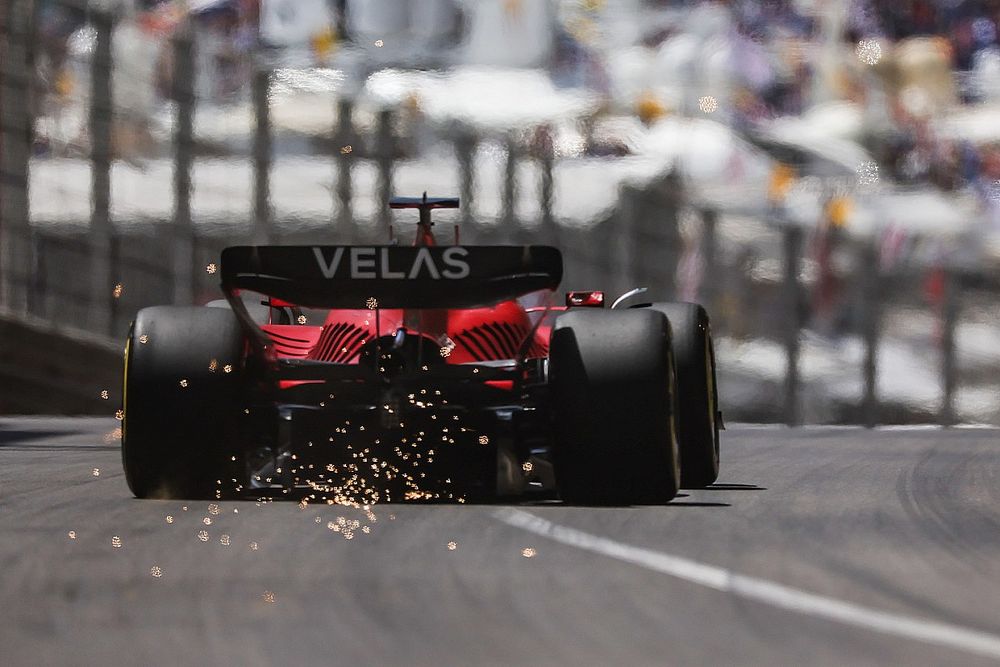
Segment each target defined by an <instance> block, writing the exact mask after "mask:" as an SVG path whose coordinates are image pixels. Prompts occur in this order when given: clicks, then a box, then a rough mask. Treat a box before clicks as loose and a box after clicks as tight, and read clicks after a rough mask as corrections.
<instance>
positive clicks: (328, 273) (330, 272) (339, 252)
mask: <svg viewBox="0 0 1000 667" xmlns="http://www.w3.org/2000/svg"><path fill="white" fill-rule="evenodd" d="M313 254H314V255H316V262H317V263H319V270H320V271H322V272H323V277H324V278H327V279H330V278H333V277H334V276H335V275H336V274H337V267H339V266H340V258H341V257H343V256H344V249H343V248H337V249H336V250H334V251H333V259H332V260H331V261H330V263H329V264H327V262H326V257H323V249H322V248H313Z"/></svg>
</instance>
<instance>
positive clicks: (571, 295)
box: [566, 292, 604, 308]
mask: <svg viewBox="0 0 1000 667" xmlns="http://www.w3.org/2000/svg"><path fill="white" fill-rule="evenodd" d="M566 305H567V306H569V307H571V308H604V292H566Z"/></svg>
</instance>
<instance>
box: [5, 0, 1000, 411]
mask: <svg viewBox="0 0 1000 667" xmlns="http://www.w3.org/2000/svg"><path fill="white" fill-rule="evenodd" d="M19 7H20V8H22V9H24V8H27V9H26V11H27V13H28V15H30V17H31V20H28V21H22V22H21V23H18V22H17V21H16V20H14V19H16V16H17V14H16V12H17V8H19ZM6 11H7V14H5V16H4V26H5V33H4V34H5V35H6V43H5V44H6V46H5V48H6V49H7V50H8V51H7V52H8V53H9V52H10V51H9V50H10V49H15V50H16V49H17V48H23V50H24V52H25V53H26V54H27V55H28V56H30V57H29V58H28V60H29V61H30V66H31V71H32V77H31V81H30V83H29V85H28V86H26V87H25V88H19V87H18V85H17V81H18V79H17V77H16V74H17V73H16V72H15V71H13V67H14V65H13V64H11V65H9V66H6V67H4V68H3V69H4V71H3V75H4V82H3V87H2V91H0V94H2V98H0V104H2V105H3V107H4V109H5V110H4V114H5V118H7V119H8V121H5V128H10V127H14V125H12V121H10V120H9V119H10V118H13V114H15V113H16V111H17V108H20V107H24V110H23V113H24V114H25V115H27V116H29V117H30V126H31V128H32V129H31V133H30V144H29V146H30V159H26V160H23V161H22V162H23V165H21V166H19V164H20V163H18V161H17V160H16V159H15V157H16V154H17V151H12V150H10V147H11V145H12V142H17V141H22V140H23V139H24V137H23V136H21V135H18V134H16V133H14V132H12V131H9V129H5V132H4V134H3V137H2V141H3V144H2V149H3V150H4V152H5V162H4V169H5V172H7V174H10V173H21V172H18V170H19V169H20V170H21V171H22V172H23V174H24V177H25V178H26V182H27V183H28V184H29V187H28V189H27V192H28V196H27V198H26V199H25V201H24V205H23V206H21V207H20V208H18V207H16V206H12V205H11V204H10V202H16V201H20V200H19V199H18V198H17V197H14V196H12V195H11V193H12V191H13V189H14V188H15V186H16V183H18V182H20V181H18V179H16V178H14V179H7V180H6V181H5V182H6V183H8V185H7V186H5V187H6V190H5V191H4V192H5V194H4V196H5V199H6V201H7V204H6V205H5V208H4V211H5V214H4V218H3V220H2V222H0V233H3V234H6V237H5V238H6V239H8V243H7V247H8V248H13V247H15V246H16V241H15V242H11V241H9V240H10V239H15V238H23V239H26V242H25V245H24V246H23V249H24V250H23V253H21V254H25V253H26V254H27V255H28V256H30V261H28V262H26V263H25V264H24V266H23V270H21V271H20V273H19V272H18V271H17V270H16V269H17V267H18V266H19V265H18V263H17V261H14V260H8V261H7V262H5V264H4V266H5V267H7V268H6V269H5V274H4V276H5V278H4V280H5V285H6V286H7V289H6V291H5V294H6V295H7V296H6V297H5V299H6V301H5V303H6V305H7V306H8V307H12V305H13V306H14V307H15V308H21V307H23V309H25V310H28V311H31V312H33V313H35V314H37V315H40V316H43V317H51V318H65V319H68V320H70V321H73V322H75V323H77V324H79V325H80V326H84V327H87V328H91V329H94V330H100V331H102V332H105V333H112V334H114V335H119V334H121V332H122V329H123V328H124V327H125V326H127V323H128V319H129V317H130V315H131V312H134V309H135V308H137V307H141V306H144V305H148V304H149V303H153V302H165V301H171V300H173V301H178V302H187V301H191V300H197V301H204V300H207V299H209V298H212V297H213V290H214V289H215V288H214V280H215V278H214V276H212V275H211V274H209V273H207V272H206V271H205V270H204V267H205V266H207V265H209V264H210V263H211V262H212V261H213V258H214V257H216V256H217V252H218V249H219V248H221V247H222V246H224V245H227V244H228V243H231V242H236V241H245V240H270V241H276V240H277V241H288V242H292V241H316V240H333V241H358V240H367V239H375V238H382V232H383V228H384V226H386V225H388V224H391V223H392V222H393V218H392V217H390V214H389V213H388V211H387V210H386V208H385V206H384V204H385V202H386V201H387V199H388V197H389V196H390V195H392V194H410V193H414V192H417V193H419V192H422V191H424V190H427V191H430V192H433V193H435V194H442V195H450V194H455V195H461V196H462V198H463V209H462V211H459V212H458V213H456V214H455V216H454V217H453V218H447V217H445V216H442V219H443V220H446V221H447V220H451V221H455V222H461V223H462V224H463V225H465V227H464V233H465V234H466V235H465V236H464V237H463V238H469V239H473V240H475V239H477V238H478V239H482V240H487V241H490V242H493V241H499V242H503V241H515V240H525V239H537V240H538V241H541V242H553V243H557V244H559V245H560V246H562V247H563V248H564V249H565V252H566V255H567V262H568V267H569V273H568V277H567V279H568V281H569V283H568V284H567V287H570V288H574V287H579V288H590V287H600V286H608V287H610V288H614V289H619V290H622V291H624V289H626V288H628V287H630V286H632V285H633V284H635V283H643V284H648V285H649V286H650V287H652V288H653V291H654V293H656V294H658V295H659V296H662V297H679V298H685V299H698V300H701V301H704V302H706V303H707V305H708V306H709V309H710V311H711V312H712V313H713V315H714V326H715V328H716V332H717V336H718V338H719V340H720V349H719V356H720V366H721V368H722V372H723V377H722V390H723V402H724V407H725V409H726V411H727V416H728V417H729V418H731V419H744V420H752V421H782V420H783V421H787V422H789V423H799V422H802V421H806V422H826V423H829V422H863V423H869V424H875V423H886V422H892V423H895V422H926V421H942V422H944V423H952V422H955V421H963V422H991V423H1000V401H998V398H1000V322H997V320H996V317H995V315H994V313H995V312H996V310H997V307H998V305H1000V303H998V302H1000V283H998V282H997V281H996V279H995V277H994V276H995V275H996V267H997V265H998V263H1000V37H998V30H1000V2H998V1H995V0H937V1H932V0H905V1H904V0H897V1H892V2H889V1H884V2H882V1H875V0H852V1H845V2H832V1H829V0H772V1H759V2H749V1H739V0H733V1H730V2H707V1H705V2H694V1H690V2H682V1H664V0H661V1H653V0H572V1H571V0H561V1H558V2H555V1H553V2H550V1H545V0H411V1H409V2H407V1H403V0H383V1H379V2H372V1H367V2H365V1H360V0H189V1H188V2H180V1H162V2H156V1H152V0H135V1H134V2H132V1H121V0H102V1H97V0H91V1H90V2H87V0H33V1H29V0H10V2H9V3H8V5H7V10H6ZM6 62H8V63H15V61H14V60H7V61H6ZM12 100H21V101H23V102H24V104H22V105H20V106H19V107H16V108H15V107H12V106H11V101H12ZM11 184H14V185H11ZM22 194H23V193H22ZM151 239H152V240H153V242H151V241H150V240H151ZM17 247H20V246H17ZM8 252H10V251H8ZM18 256H20V254H19V255H18ZM82 275H91V276H96V278H93V280H91V281H90V282H88V283H87V284H85V285H79V280H78V279H77V280H76V281H75V283H76V284H74V279H73V277H74V276H82ZM65 285H71V286H72V287H73V289H66V288H64V287H61V286H65ZM118 285H122V286H123V289H118V290H117V292H118V294H117V295H114V296H105V295H106V294H111V293H112V292H113V291H115V290H114V289H112V288H114V287H116V286H118ZM19 289H20V290H21V292H20V293H21V296H20V297H18V296H16V294H17V292H18V290H19ZM60 289H62V293H61V292H60ZM12 295H14V296H12ZM18 299H20V301H19V300H18ZM95 301H96V302H97V304H98V305H99V306H100V308H97V309H96V312H98V313H99V316H98V317H97V318H95V317H94V315H93V313H94V312H95V303H94V302H95ZM19 304H20V305H19Z"/></svg>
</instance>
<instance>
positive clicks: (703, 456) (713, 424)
mask: <svg viewBox="0 0 1000 667" xmlns="http://www.w3.org/2000/svg"><path fill="white" fill-rule="evenodd" d="M648 308H649V309H650V310H655V311H659V312H661V313H663V314H664V315H666V316H667V319H669V320H670V329H671V331H672V333H673V344H674V362H675V364H676V367H677V408H678V411H677V432H678V443H679V446H680V453H681V488H685V489H699V488H703V487H706V486H708V485H709V484H714V483H715V481H716V480H717V479H718V477H719V428H718V410H719V408H718V389H717V387H716V383H715V352H714V350H713V348H712V331H711V327H710V325H709V319H708V313H706V312H705V309H704V308H702V307H701V306H699V305H698V304H696V303H654V304H652V305H651V306H649V307H648Z"/></svg>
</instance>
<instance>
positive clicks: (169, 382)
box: [122, 306, 244, 499]
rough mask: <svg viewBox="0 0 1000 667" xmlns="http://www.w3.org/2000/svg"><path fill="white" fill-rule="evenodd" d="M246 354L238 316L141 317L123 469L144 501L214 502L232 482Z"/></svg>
mask: <svg viewBox="0 0 1000 667" xmlns="http://www.w3.org/2000/svg"><path fill="white" fill-rule="evenodd" d="M243 352H244V337H243V332H242V330H241V329H240V326H239V323H238V321H237V320H236V317H235V315H234V314H233V313H232V311H229V310H225V309H222V308H203V307H175V306H157V307H153V308H144V309H142V310H140V311H139V313H138V314H137V315H136V318H135V322H133V323H132V328H131V330H130V331H129V336H128V340H127V342H126V347H125V377H124V387H123V391H122V396H123V400H122V413H123V417H122V465H123V466H124V468H125V479H126V481H127V482H128V486H129V489H131V491H132V493H133V494H135V495H136V497H139V498H149V497H159V498H192V499H194V498H213V497H216V496H217V495H218V492H219V491H220V490H221V488H222V487H221V486H220V485H219V482H220V481H221V482H228V481H229V480H228V477H231V474H229V475H227V474H226V472H227V471H228V469H229V467H228V465H227V461H228V459H229V457H230V456H232V454H233V453H234V450H235V447H234V444H235V443H236V442H237V436H236V433H237V415H238V413H239V405H238V398H239V382H240V376H241V374H242V373H241V371H242V366H243ZM213 360H214V361H215V363H214V364H213V363H212V362H213ZM227 368H229V369H230V370H229V372H226V369H227Z"/></svg>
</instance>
